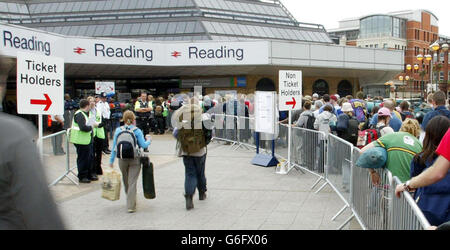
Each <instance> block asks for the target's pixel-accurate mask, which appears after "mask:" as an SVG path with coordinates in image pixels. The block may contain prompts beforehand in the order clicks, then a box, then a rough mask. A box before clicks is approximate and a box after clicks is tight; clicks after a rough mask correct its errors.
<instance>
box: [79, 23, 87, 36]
mask: <svg viewBox="0 0 450 250" xmlns="http://www.w3.org/2000/svg"><path fill="white" fill-rule="evenodd" d="M86 30H87V26H84V25H83V26H79V29H78V33H77V36H84V35H85V34H86Z"/></svg>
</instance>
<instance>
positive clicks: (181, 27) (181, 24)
mask: <svg viewBox="0 0 450 250" xmlns="http://www.w3.org/2000/svg"><path fill="white" fill-rule="evenodd" d="M185 29H186V22H179V23H178V25H177V29H176V30H175V33H177V34H182V33H184V30H185Z"/></svg>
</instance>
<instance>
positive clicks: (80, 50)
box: [73, 47, 86, 55]
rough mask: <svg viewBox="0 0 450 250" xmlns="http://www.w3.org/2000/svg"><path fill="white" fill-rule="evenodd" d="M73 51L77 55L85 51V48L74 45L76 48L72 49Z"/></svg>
mask: <svg viewBox="0 0 450 250" xmlns="http://www.w3.org/2000/svg"><path fill="white" fill-rule="evenodd" d="M73 53H76V54H78V55H81V54H85V53H86V49H83V48H80V47H76V48H74V49H73Z"/></svg>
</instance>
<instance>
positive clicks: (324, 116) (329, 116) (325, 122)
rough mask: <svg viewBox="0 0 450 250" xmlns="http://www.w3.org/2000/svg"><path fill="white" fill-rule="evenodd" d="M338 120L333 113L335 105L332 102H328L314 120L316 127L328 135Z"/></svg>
mask: <svg viewBox="0 0 450 250" xmlns="http://www.w3.org/2000/svg"><path fill="white" fill-rule="evenodd" d="M336 122H337V118H336V116H335V115H334V113H333V107H332V106H331V105H330V104H326V105H325V107H324V108H323V112H322V113H321V114H319V116H318V117H317V119H316V120H315V121H314V129H315V130H319V131H321V132H324V133H325V134H326V135H328V134H329V133H330V132H331V127H334V126H335V124H336Z"/></svg>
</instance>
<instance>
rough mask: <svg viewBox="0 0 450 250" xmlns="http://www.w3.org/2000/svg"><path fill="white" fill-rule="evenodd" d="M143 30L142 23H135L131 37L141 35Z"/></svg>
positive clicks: (132, 26)
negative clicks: (140, 31)
mask: <svg viewBox="0 0 450 250" xmlns="http://www.w3.org/2000/svg"><path fill="white" fill-rule="evenodd" d="M140 29H141V23H134V24H132V25H131V30H130V35H132V36H134V35H137V34H139V30H140Z"/></svg>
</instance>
